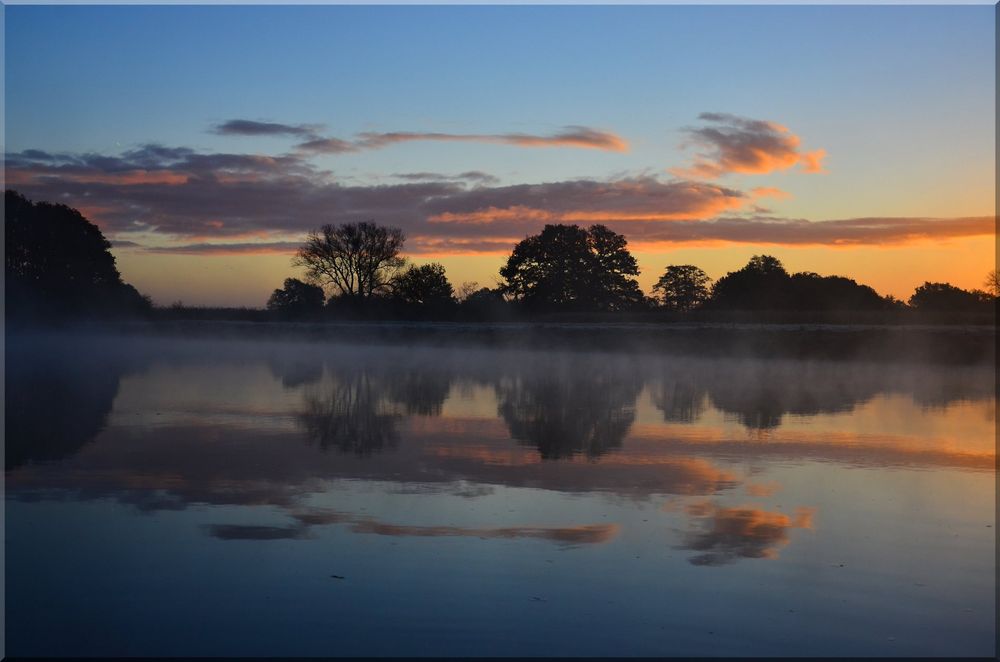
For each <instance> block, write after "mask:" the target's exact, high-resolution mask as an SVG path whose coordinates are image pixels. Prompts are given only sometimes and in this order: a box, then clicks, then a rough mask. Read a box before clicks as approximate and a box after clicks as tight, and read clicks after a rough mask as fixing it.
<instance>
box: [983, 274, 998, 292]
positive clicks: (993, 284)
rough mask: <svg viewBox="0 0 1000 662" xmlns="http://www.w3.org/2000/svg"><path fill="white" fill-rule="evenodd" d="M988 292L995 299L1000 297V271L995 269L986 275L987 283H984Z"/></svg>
mask: <svg viewBox="0 0 1000 662" xmlns="http://www.w3.org/2000/svg"><path fill="white" fill-rule="evenodd" d="M983 285H985V286H986V291H987V292H989V293H990V294H992V295H993V296H995V297H1000V271H998V270H997V269H994V270H993V271H991V272H989V273H988V274H986V281H985V282H984V283H983Z"/></svg>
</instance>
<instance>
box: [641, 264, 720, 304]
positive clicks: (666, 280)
mask: <svg viewBox="0 0 1000 662" xmlns="http://www.w3.org/2000/svg"><path fill="white" fill-rule="evenodd" d="M711 281H712V279H711V278H709V277H708V274H706V273H705V272H704V271H702V270H701V269H699V268H698V267H696V266H694V265H691V264H681V265H676V264H672V265H670V266H668V267H667V269H666V271H664V272H663V275H662V276H660V279H659V280H658V281H656V285H654V286H653V292H654V293H657V294H658V296H659V301H660V303H662V304H663V307H664V308H669V309H670V310H692V309H693V308H697V307H698V306H700V305H702V304H703V303H704V302H705V301H707V300H708V297H709V294H710V292H709V289H708V284H709V283H710V282H711Z"/></svg>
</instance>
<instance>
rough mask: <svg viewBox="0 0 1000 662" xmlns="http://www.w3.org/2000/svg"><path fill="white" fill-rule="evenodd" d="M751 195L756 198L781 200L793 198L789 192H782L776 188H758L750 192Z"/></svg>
mask: <svg viewBox="0 0 1000 662" xmlns="http://www.w3.org/2000/svg"><path fill="white" fill-rule="evenodd" d="M750 195H751V196H753V197H754V198H778V199H781V200H784V199H787V198H790V197H792V194H791V193H789V192H788V191H782V190H781V189H780V188H774V187H773V186H758V187H757V188H755V189H752V190H751V191H750Z"/></svg>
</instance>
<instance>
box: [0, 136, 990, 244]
mask: <svg viewBox="0 0 1000 662" xmlns="http://www.w3.org/2000/svg"><path fill="white" fill-rule="evenodd" d="M6 166H7V169H6V177H7V185H8V186H10V187H12V188H16V189H18V190H19V191H20V192H22V193H24V194H25V195H27V196H28V197H29V198H32V199H35V200H45V201H50V202H62V203H65V204H68V205H70V206H73V207H76V208H78V209H80V210H81V212H82V213H84V215H86V216H87V217H88V218H90V219H91V220H93V221H95V222H97V223H98V224H99V225H100V226H101V227H102V229H103V230H104V231H105V232H106V233H107V234H108V235H109V237H111V238H112V239H114V240H116V241H128V240H132V239H136V237H135V236H130V235H129V234H128V233H129V232H132V231H142V232H144V233H159V234H161V235H164V236H165V237H166V238H168V239H171V240H173V241H175V242H177V243H180V244H181V245H178V246H169V247H162V246H160V247H157V248H150V250H155V251H159V252H182V253H191V254H195V253H198V254H212V253H222V252H241V253H248V252H275V251H278V252H285V251H291V250H292V249H293V246H294V245H295V244H296V242H297V241H298V239H299V237H301V236H302V235H304V234H305V233H306V232H307V231H309V230H311V229H313V228H315V227H317V226H318V225H320V224H322V223H334V224H336V223H344V222H356V221H359V220H367V219H374V220H376V221H377V222H379V223H384V224H387V225H395V226H398V227H400V228H402V229H403V230H404V232H405V233H406V235H407V251H408V252H411V253H445V252H464V253H476V252H506V251H509V250H510V247H511V246H512V245H513V243H514V242H516V241H518V240H520V239H521V238H523V237H524V236H525V235H527V234H532V233H534V232H537V231H538V230H539V229H540V228H541V227H542V226H543V225H544V224H546V223H578V224H583V225H589V224H592V223H603V224H606V225H608V226H609V227H611V228H612V229H614V230H616V231H617V232H621V233H624V234H625V235H626V236H627V237H628V238H629V240H630V242H631V245H632V247H633V248H639V247H641V246H642V245H643V244H647V245H649V244H660V243H691V242H714V241H724V242H737V243H752V244H780V245H809V244H813V245H880V244H898V243H904V242H909V241H914V240H939V239H945V238H949V237H961V236H973V235H990V234H993V232H994V219H993V217H991V216H990V217H961V218H923V217H916V218H912V217H910V218H884V217H878V218H855V219H838V220H830V221H810V220H806V219H788V218H776V217H773V216H769V215H762V214H761V213H759V212H756V213H755V212H754V207H753V205H754V200H755V196H759V195H761V192H760V191H757V192H755V193H754V192H751V193H750V194H747V193H744V192H743V191H740V190H738V189H736V188H731V187H725V186H720V185H717V184H713V183H710V182H704V181H684V180H665V179H660V178H656V177H650V176H642V177H632V178H624V179H617V180H612V181H599V180H593V179H584V180H574V181H561V182H546V183H539V184H517V185H510V186H495V185H489V184H490V182H491V175H488V174H486V173H482V172H478V171H468V172H464V173H461V174H459V175H454V176H446V177H439V176H438V175H437V174H436V173H404V174H402V175H400V176H399V177H400V179H403V180H404V181H403V182H400V183H395V184H382V185H348V184H345V183H343V182H341V181H338V180H337V179H335V178H334V176H333V175H332V174H331V173H330V172H327V171H324V170H321V169H319V168H317V167H316V166H315V165H313V164H311V163H310V162H309V161H308V160H306V159H305V158H303V157H302V156H300V155H294V154H286V155H281V156H265V155H257V154H231V153H200V152H195V151H194V150H191V149H188V148H183V147H181V148H173V147H165V146H162V145H156V144H151V145H144V146H141V147H139V148H136V149H132V150H129V151H126V152H124V153H122V154H119V155H112V156H107V155H101V154H93V153H83V154H52V153H48V152H43V151H40V150H25V151H23V152H18V153H13V154H8V155H7V162H6ZM470 182H474V183H475V184H476V185H474V186H470ZM769 194H771V195H773V194H774V193H773V192H770V193H769ZM736 214H739V215H736ZM116 235H117V236H116ZM141 241H146V239H145V238H143V239H142V240H141ZM224 242H233V243H231V245H228V246H225V245H223V243H224ZM156 243H160V242H156ZM121 245H124V244H121Z"/></svg>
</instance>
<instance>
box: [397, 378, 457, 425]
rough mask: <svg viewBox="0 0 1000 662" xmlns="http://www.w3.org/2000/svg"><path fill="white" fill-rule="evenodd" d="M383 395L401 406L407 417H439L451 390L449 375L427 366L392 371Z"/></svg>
mask: <svg viewBox="0 0 1000 662" xmlns="http://www.w3.org/2000/svg"><path fill="white" fill-rule="evenodd" d="M387 382H388V390H387V393H386V395H387V396H388V397H389V398H390V399H391V400H393V401H394V402H398V403H399V404H401V405H403V407H404V409H405V411H406V414H407V415H410V416H412V415H415V414H416V415H420V416H440V415H441V407H442V406H443V405H444V401H445V400H446V399H447V397H448V392H449V391H450V390H451V375H450V374H448V373H447V372H445V371H443V370H440V369H435V368H432V367H430V366H418V367H415V368H411V369H405V370H400V371H399V372H395V371H393V372H392V373H390V374H389V375H388V378H387Z"/></svg>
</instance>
